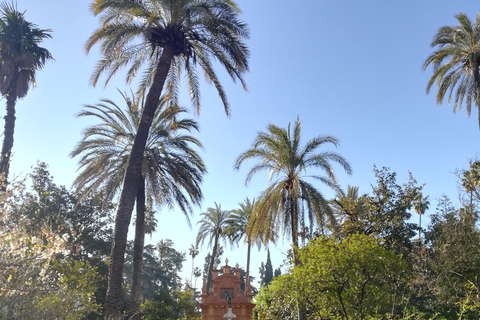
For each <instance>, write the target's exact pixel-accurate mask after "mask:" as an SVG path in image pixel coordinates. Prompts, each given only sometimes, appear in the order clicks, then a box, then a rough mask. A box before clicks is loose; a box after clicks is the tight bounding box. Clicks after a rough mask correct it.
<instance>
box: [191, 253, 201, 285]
mask: <svg viewBox="0 0 480 320" xmlns="http://www.w3.org/2000/svg"><path fill="white" fill-rule="evenodd" d="M199 252H200V251H199V250H198V247H197V246H194V245H193V244H192V245H191V246H190V248H189V249H188V254H189V255H190V256H191V257H192V274H191V276H190V283H191V284H192V285H193V271H194V268H195V263H194V262H195V257H196V256H198V253H199Z"/></svg>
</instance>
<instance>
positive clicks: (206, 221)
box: [196, 202, 230, 292]
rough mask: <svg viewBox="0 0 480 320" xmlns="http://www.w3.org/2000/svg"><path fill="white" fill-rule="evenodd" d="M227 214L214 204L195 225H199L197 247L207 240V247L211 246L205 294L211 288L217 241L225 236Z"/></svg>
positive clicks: (218, 205)
mask: <svg viewBox="0 0 480 320" xmlns="http://www.w3.org/2000/svg"><path fill="white" fill-rule="evenodd" d="M229 213H230V212H229V211H228V210H222V206H221V205H220V204H217V203H216V202H215V208H213V207H210V208H208V209H207V211H206V212H203V213H202V214H201V216H202V219H201V220H200V221H198V223H197V224H200V229H199V230H198V234H197V241H196V244H197V246H198V245H199V244H201V245H203V243H204V242H205V240H206V239H207V238H208V245H209V246H212V245H213V252H212V258H211V259H210V263H209V266H208V273H207V292H210V288H211V286H212V283H211V282H212V270H213V264H214V261H215V258H216V255H217V246H218V240H219V239H220V237H224V236H225V235H226V234H225V229H226V227H227V218H228V215H229ZM212 241H213V244H212Z"/></svg>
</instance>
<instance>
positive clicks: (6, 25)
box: [0, 2, 53, 190]
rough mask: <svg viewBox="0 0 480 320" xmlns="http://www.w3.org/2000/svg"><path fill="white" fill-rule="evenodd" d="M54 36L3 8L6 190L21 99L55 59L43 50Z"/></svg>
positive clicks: (0, 73)
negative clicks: (17, 112) (37, 73)
mask: <svg viewBox="0 0 480 320" xmlns="http://www.w3.org/2000/svg"><path fill="white" fill-rule="evenodd" d="M50 32H51V30H49V29H39V28H38V27H37V26H36V25H35V24H33V23H31V22H29V21H27V20H25V16H24V12H20V11H18V9H17V7H16V5H14V4H13V3H12V4H8V3H6V2H2V4H0V93H1V94H2V96H3V97H4V98H6V100H7V111H6V115H5V129H4V135H3V145H2V153H1V158H0V174H3V175H4V176H3V179H5V181H4V185H3V186H2V187H1V189H3V190H4V189H5V187H6V183H7V178H8V171H9V167H10V158H11V155H12V148H13V135H14V131H15V120H16V117H15V106H16V104H17V99H19V98H23V97H25V96H26V95H27V93H28V89H29V88H30V85H32V86H35V85H36V78H35V73H36V71H37V70H40V69H42V68H43V67H44V66H45V63H46V62H47V60H50V59H53V58H52V55H51V54H50V52H49V51H48V50H47V49H45V48H43V47H40V46H39V44H40V43H41V42H42V41H43V40H45V39H48V38H51V35H50Z"/></svg>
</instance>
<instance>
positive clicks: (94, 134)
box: [71, 94, 206, 318]
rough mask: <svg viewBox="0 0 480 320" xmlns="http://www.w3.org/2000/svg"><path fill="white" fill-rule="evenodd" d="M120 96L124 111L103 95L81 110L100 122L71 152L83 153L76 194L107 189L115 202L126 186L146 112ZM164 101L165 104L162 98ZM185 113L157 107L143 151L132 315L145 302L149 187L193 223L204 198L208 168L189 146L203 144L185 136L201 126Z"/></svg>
mask: <svg viewBox="0 0 480 320" xmlns="http://www.w3.org/2000/svg"><path fill="white" fill-rule="evenodd" d="M122 97H123V99H124V101H125V104H126V106H127V110H126V112H124V111H123V110H122V109H121V108H120V107H119V106H118V105H117V104H115V103H114V102H113V101H111V100H108V99H103V100H102V102H101V103H99V104H97V105H88V106H86V107H85V110H84V111H82V112H81V113H80V114H79V116H80V117H85V116H88V117H95V118H97V119H98V120H100V123H99V124H97V125H93V126H90V127H88V128H86V129H85V130H84V132H83V137H82V139H81V141H80V142H79V143H78V144H77V146H76V148H75V149H74V150H73V151H72V153H71V156H72V157H75V156H81V158H80V160H79V170H80V171H81V172H80V174H79V175H78V177H77V178H76V179H75V181H74V186H75V188H76V190H77V193H83V194H89V193H91V192H92V191H94V190H103V191H104V193H105V195H106V199H107V200H111V199H112V198H113V197H114V196H115V195H117V194H118V193H119V190H120V188H121V187H122V183H123V175H124V174H125V171H126V168H127V164H128V156H129V153H130V150H131V149H132V146H133V143H134V140H135V136H136V130H137V128H138V125H139V122H140V114H141V111H142V106H141V105H140V102H139V101H138V100H137V99H136V98H135V97H133V98H129V97H128V96H127V95H126V94H122ZM160 104H161V105H162V104H163V100H161V101H160ZM183 112H185V110H184V109H181V108H178V107H177V108H175V107H173V106H172V107H170V108H164V107H162V106H160V107H158V108H157V110H156V113H155V117H154V119H153V124H152V127H151V130H150V134H149V137H148V140H147V144H146V147H145V151H144V156H143V163H142V167H141V173H142V174H141V176H140V181H139V184H138V185H137V192H136V202H137V206H136V209H137V212H136V223H135V241H134V261H133V279H132V304H131V311H132V314H133V315H134V318H135V317H136V318H138V315H139V310H140V303H141V274H142V260H143V247H144V241H145V231H146V230H145V196H146V190H148V193H149V194H150V195H152V197H153V200H155V202H156V204H157V205H158V206H165V205H166V206H168V207H170V208H172V207H173V206H174V204H177V205H178V206H179V207H180V209H181V210H182V212H183V213H184V214H185V216H186V217H187V221H188V223H189V224H190V221H189V218H188V214H189V213H192V207H191V204H199V203H200V201H201V199H202V192H201V189H200V184H201V182H202V176H203V174H204V173H205V172H206V169H205V165H204V163H203V161H202V159H201V158H200V156H199V155H198V154H197V152H196V151H195V150H194V149H192V148H191V147H190V145H194V146H197V147H201V143H200V142H199V141H198V140H197V139H195V138H194V137H192V136H190V135H184V134H182V132H183V131H187V132H190V131H191V130H198V126H197V123H196V122H195V121H193V120H191V119H180V120H179V119H178V117H179V115H180V114H181V113H183ZM147 218H148V216H147ZM150 220H152V219H151V218H150ZM151 223H153V224H154V223H155V222H154V221H151ZM151 223H150V224H151Z"/></svg>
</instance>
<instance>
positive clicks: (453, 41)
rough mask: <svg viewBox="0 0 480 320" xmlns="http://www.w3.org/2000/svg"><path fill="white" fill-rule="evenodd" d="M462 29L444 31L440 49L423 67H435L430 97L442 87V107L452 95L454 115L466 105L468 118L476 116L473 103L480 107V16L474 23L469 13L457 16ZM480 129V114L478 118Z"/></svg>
mask: <svg viewBox="0 0 480 320" xmlns="http://www.w3.org/2000/svg"><path fill="white" fill-rule="evenodd" d="M455 18H456V19H457V21H458V22H459V25H456V26H443V27H441V28H440V29H439V30H438V32H437V34H436V35H435V37H434V38H433V41H432V43H431V46H432V47H438V50H436V51H435V52H433V53H432V54H431V55H430V56H429V57H428V58H427V60H425V62H424V63H423V69H424V70H425V69H427V67H428V66H429V65H430V64H433V75H432V77H431V78H430V81H429V82H428V85H427V93H429V92H430V89H431V88H432V86H433V84H434V83H435V82H436V83H437V85H438V91H437V103H438V104H441V103H442V102H443V99H444V97H445V94H447V91H449V93H448V103H450V101H451V100H452V95H455V100H454V104H453V111H454V112H456V111H457V110H461V106H462V103H463V101H464V100H465V106H466V108H467V115H468V116H470V114H471V112H472V102H473V103H474V104H476V105H477V108H478V107H479V106H480V73H479V66H480V43H479V40H480V13H479V14H478V15H477V18H476V20H475V22H473V23H472V21H470V19H469V18H468V17H467V15H466V14H465V13H459V14H457V15H456V16H455ZM478 121H479V128H480V112H479V114H478Z"/></svg>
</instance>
